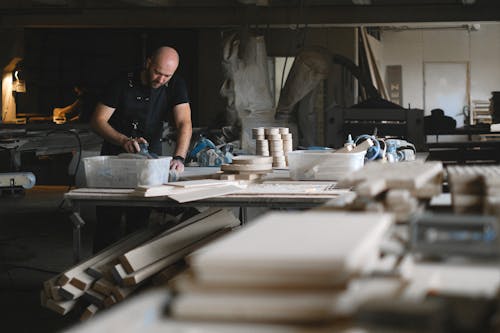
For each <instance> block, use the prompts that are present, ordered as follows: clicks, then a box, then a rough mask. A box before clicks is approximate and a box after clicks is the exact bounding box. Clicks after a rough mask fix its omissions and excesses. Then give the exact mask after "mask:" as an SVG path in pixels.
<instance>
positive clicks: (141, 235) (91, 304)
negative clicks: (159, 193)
mask: <svg viewBox="0 0 500 333" xmlns="http://www.w3.org/2000/svg"><path fill="white" fill-rule="evenodd" d="M239 223H240V222H239V220H237V219H236V218H235V217H234V215H233V214H232V213H231V212H230V211H227V210H224V209H215V208H213V209H208V210H206V211H205V212H203V213H200V214H198V215H196V216H194V217H192V218H190V219H188V220H186V221H184V222H182V223H180V224H178V225H176V226H175V227H173V228H170V229H168V230H166V231H163V232H160V229H159V228H158V227H155V228H148V229H146V230H143V231H139V232H136V233H134V234H133V235H131V236H129V237H127V238H125V239H124V240H122V241H120V242H118V243H116V244H114V245H113V246H111V247H108V248H106V249H105V250H103V251H101V252H99V253H98V254H96V255H94V256H93V257H91V258H89V259H87V260H85V261H83V262H81V263H79V264H78V265H76V266H74V267H72V268H70V269H69V270H67V271H65V272H63V273H61V274H60V275H58V276H55V277H53V278H52V279H50V280H48V281H45V283H44V288H43V290H42V292H41V301H42V305H44V306H46V307H47V308H49V309H51V310H53V311H55V312H57V313H59V314H61V315H65V314H66V313H68V312H69V311H71V310H72V309H73V308H75V306H76V305H77V303H80V304H82V305H84V306H86V308H85V311H84V312H83V314H82V319H87V318H89V317H91V316H92V315H94V314H95V313H96V312H97V311H98V310H99V309H103V308H107V307H110V306H112V305H114V304H115V303H117V302H120V301H122V300H123V299H125V298H126V297H127V296H128V295H129V294H130V293H132V292H134V291H135V290H136V289H137V288H138V287H139V286H141V285H142V284H144V283H146V282H147V281H149V280H150V279H151V278H152V277H153V276H156V279H157V280H159V281H164V280H168V279H169V278H171V277H172V276H174V275H176V274H177V273H179V272H180V271H182V270H183V259H184V257H185V256H186V255H188V254H189V253H191V252H192V251H194V250H196V249H198V248H199V247H201V246H202V245H204V244H206V243H208V242H209V241H211V240H213V239H215V238H216V237H218V236H220V235H221V234H224V233H225V232H227V231H228V230H230V229H231V228H234V227H236V226H237V225H239Z"/></svg>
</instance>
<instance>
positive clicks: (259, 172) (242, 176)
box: [220, 155, 273, 181]
mask: <svg viewBox="0 0 500 333" xmlns="http://www.w3.org/2000/svg"><path fill="white" fill-rule="evenodd" d="M221 170H222V171H223V174H221V175H220V179H222V180H248V181H252V180H258V179H260V178H261V177H262V176H265V175H266V174H268V173H269V172H272V171H273V158H272V157H270V156H255V155H241V156H235V157H233V161H232V163H231V164H223V165H221Z"/></svg>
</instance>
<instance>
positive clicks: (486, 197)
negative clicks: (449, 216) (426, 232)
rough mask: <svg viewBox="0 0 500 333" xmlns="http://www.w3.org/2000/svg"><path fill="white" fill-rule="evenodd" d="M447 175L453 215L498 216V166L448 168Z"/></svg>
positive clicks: (499, 212)
mask: <svg viewBox="0 0 500 333" xmlns="http://www.w3.org/2000/svg"><path fill="white" fill-rule="evenodd" d="M447 175H448V183H449V186H450V192H451V203H452V206H453V211H454V212H455V213H459V214H460V213H471V214H473V213H486V214H492V215H496V216H500V179H499V176H500V167H499V166H495V165H482V166H480V165H469V166H449V167H448V168H447Z"/></svg>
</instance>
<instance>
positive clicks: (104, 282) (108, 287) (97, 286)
mask: <svg viewBox="0 0 500 333" xmlns="http://www.w3.org/2000/svg"><path fill="white" fill-rule="evenodd" d="M113 287H114V284H113V283H112V282H111V281H109V280H108V279H105V278H100V279H99V280H97V281H96V282H95V283H94V284H93V285H92V289H93V290H95V291H97V292H98V293H100V294H102V295H105V296H109V295H111V291H112V290H113Z"/></svg>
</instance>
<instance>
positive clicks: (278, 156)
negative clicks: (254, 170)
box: [252, 127, 293, 168]
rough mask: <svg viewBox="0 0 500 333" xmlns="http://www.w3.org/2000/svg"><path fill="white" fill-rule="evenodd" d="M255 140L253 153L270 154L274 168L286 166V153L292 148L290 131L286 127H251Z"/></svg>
mask: <svg viewBox="0 0 500 333" xmlns="http://www.w3.org/2000/svg"><path fill="white" fill-rule="evenodd" d="M252 136H253V139H254V140H255V154H256V155H260V156H271V157H272V162H273V167H274V168H286V167H287V166H288V159H287V156H288V153H289V152H291V151H292V150H293V138H292V133H290V129H289V128H288V127H256V128H252Z"/></svg>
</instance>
